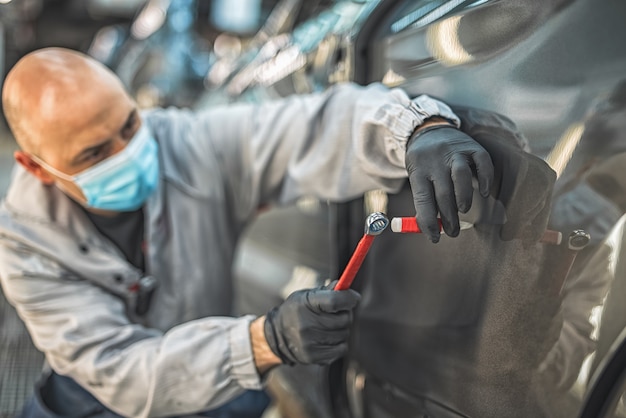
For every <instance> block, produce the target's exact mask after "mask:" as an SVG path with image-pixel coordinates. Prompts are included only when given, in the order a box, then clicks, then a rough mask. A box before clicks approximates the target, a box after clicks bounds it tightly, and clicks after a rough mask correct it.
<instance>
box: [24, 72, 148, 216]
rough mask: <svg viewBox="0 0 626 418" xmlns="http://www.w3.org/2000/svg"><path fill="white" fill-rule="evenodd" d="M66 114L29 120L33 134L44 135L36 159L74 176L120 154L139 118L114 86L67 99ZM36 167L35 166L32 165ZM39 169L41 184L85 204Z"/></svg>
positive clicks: (77, 194)
mask: <svg viewBox="0 0 626 418" xmlns="http://www.w3.org/2000/svg"><path fill="white" fill-rule="evenodd" d="M63 107H65V108H66V110H65V111H64V112H63V113H61V112H54V113H56V115H54V117H53V118H50V117H43V118H41V119H39V120H37V119H34V120H33V125H34V126H33V128H34V129H33V133H34V134H36V135H45V141H41V142H40V143H41V144H42V145H41V147H40V149H39V152H38V155H37V157H38V158H39V159H41V160H43V161H44V162H45V163H47V164H48V165H50V166H52V167H53V168H55V169H57V170H58V171H60V172H62V173H65V174H67V175H74V174H78V173H80V172H82V171H84V170H86V169H88V168H90V167H92V166H94V165H96V164H98V163H99V162H101V161H103V160H104V159H106V158H108V157H110V156H112V155H114V154H116V153H117V152H119V151H121V150H122V149H123V148H124V147H125V146H126V145H127V144H128V142H129V141H130V139H131V138H132V137H133V136H134V135H135V133H136V132H137V130H138V129H139V126H140V125H141V118H140V116H139V113H138V111H137V107H136V105H135V103H134V102H133V101H132V100H131V99H130V97H128V95H127V94H126V93H125V91H124V90H123V89H121V88H115V86H106V83H105V86H94V88H93V89H92V90H91V91H89V92H86V93H85V94H84V95H81V96H79V97H68V98H67V103H65V104H64V105H63ZM35 164H36V162H35ZM42 169H43V171H44V172H43V173H41V174H42V176H38V177H39V178H40V180H42V181H43V182H44V183H47V184H51V183H54V182H57V183H60V186H61V187H62V189H63V190H64V191H65V192H66V193H67V194H69V195H70V196H71V197H72V198H73V199H74V200H76V201H78V202H79V203H81V204H85V202H86V198H85V196H84V195H83V193H82V191H81V190H80V188H79V187H77V186H76V185H75V184H74V183H73V182H71V181H68V180H67V179H64V178H61V177H58V176H57V175H55V174H54V173H53V172H50V171H47V170H46V169H45V168H42Z"/></svg>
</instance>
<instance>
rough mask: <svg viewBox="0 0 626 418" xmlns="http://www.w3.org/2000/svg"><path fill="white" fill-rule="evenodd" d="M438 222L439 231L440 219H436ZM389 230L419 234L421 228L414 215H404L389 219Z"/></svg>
mask: <svg viewBox="0 0 626 418" xmlns="http://www.w3.org/2000/svg"><path fill="white" fill-rule="evenodd" d="M437 222H438V223H439V231H441V230H442V229H443V225H442V223H441V219H437ZM391 230H392V231H393V232H400V233H402V234H421V233H422V229H421V228H420V226H419V225H418V224H417V219H415V217H414V216H406V217H402V218H393V219H392V220H391Z"/></svg>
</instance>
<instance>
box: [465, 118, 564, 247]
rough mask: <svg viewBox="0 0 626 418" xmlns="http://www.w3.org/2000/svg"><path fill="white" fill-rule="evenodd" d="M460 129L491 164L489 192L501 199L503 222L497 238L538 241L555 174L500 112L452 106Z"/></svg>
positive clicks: (542, 231) (546, 212) (546, 217)
mask: <svg viewBox="0 0 626 418" xmlns="http://www.w3.org/2000/svg"><path fill="white" fill-rule="evenodd" d="M454 110H455V113H456V114H457V115H458V116H459V117H460V118H461V121H462V124H461V129H462V130H463V131H464V132H466V133H467V134H468V135H471V137H472V138H474V139H475V140H476V142H478V143H479V144H480V145H482V146H483V147H484V148H485V149H486V150H487V152H489V155H490V156H491V161H492V162H493V165H494V181H493V184H492V186H491V190H490V194H491V195H492V196H493V197H494V198H496V199H497V200H499V201H500V202H502V204H503V205H504V208H505V212H506V218H507V219H506V223H505V224H504V225H503V226H502V228H501V230H500V238H501V239H502V240H504V241H509V240H512V239H514V238H521V239H523V240H525V241H528V242H537V241H539V239H540V238H541V236H542V235H543V233H544V232H545V230H546V227H547V224H548V217H549V216H550V207H551V200H552V191H553V189H554V182H555V181H556V173H555V172H554V170H552V168H550V166H548V164H547V163H546V162H545V161H543V160H542V159H541V158H539V157H537V156H535V155H532V154H530V153H529V152H527V151H526V150H524V149H523V148H524V147H525V146H526V145H527V144H526V142H525V140H524V138H523V137H522V136H521V134H520V133H519V132H518V131H517V129H516V127H515V125H514V124H513V122H511V121H510V120H509V119H507V118H505V117H504V116H502V115H498V114H496V113H492V112H487V111H483V110H478V109H465V108H463V109H454Z"/></svg>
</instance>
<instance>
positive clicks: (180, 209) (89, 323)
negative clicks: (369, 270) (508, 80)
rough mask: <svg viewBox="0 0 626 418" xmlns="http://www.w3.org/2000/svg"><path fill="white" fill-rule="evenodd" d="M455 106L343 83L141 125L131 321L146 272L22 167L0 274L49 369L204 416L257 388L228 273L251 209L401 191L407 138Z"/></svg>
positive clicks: (106, 394) (141, 410)
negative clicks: (142, 171) (150, 174)
mask: <svg viewBox="0 0 626 418" xmlns="http://www.w3.org/2000/svg"><path fill="white" fill-rule="evenodd" d="M432 114H441V115H443V116H445V117H447V118H450V119H455V115H454V114H452V112H451V111H450V109H449V108H448V107H447V106H445V105H443V104H441V103H439V102H436V101H434V100H433V99H430V98H428V97H427V96H421V97H419V98H417V99H414V100H413V101H412V100H410V99H409V98H408V97H407V95H406V94H405V93H404V92H402V91H400V90H387V89H386V88H384V87H383V86H381V85H372V86H369V87H367V88H362V87H358V86H354V85H350V84H345V85H341V86H337V87H336V88H333V89H331V90H330V91H328V92H326V93H324V94H320V95H312V96H304V97H292V98H288V99H283V100H278V101H274V102H269V103H266V104H263V105H257V106H255V105H247V104H243V105H233V106H228V107H223V108H212V109H208V110H206V111H202V112H198V113H194V112H191V111H186V110H177V109H169V110H163V109H155V110H151V111H148V112H146V113H145V114H144V115H143V120H144V123H146V124H147V125H148V127H149V128H150V130H151V131H152V132H153V134H154V136H155V138H156V140H157V142H158V143H159V154H160V164H161V171H160V185H159V188H158V191H157V192H155V193H154V194H153V195H152V196H151V197H150V198H149V200H148V201H147V202H146V204H145V207H144V210H145V213H146V216H145V239H146V245H147V248H146V265H147V267H146V269H147V272H146V274H148V275H150V276H152V277H154V278H155V279H156V280H157V282H158V283H159V286H158V288H157V290H156V292H155V294H154V296H153V299H152V303H151V305H150V309H149V311H148V312H147V313H146V314H145V315H142V316H137V315H135V314H134V313H133V312H134V311H133V309H132V307H133V304H134V303H135V302H136V292H135V290H136V288H137V283H138V280H139V279H140V278H141V275H142V273H141V272H140V271H138V270H137V269H135V268H134V267H133V266H132V265H130V264H129V263H128V262H127V261H126V260H125V258H124V256H123V255H122V254H121V252H120V251H119V250H118V249H117V248H116V247H115V246H114V245H113V244H112V243H111V242H110V241H109V240H107V239H106V238H105V237H104V236H102V235H101V234H100V233H99V232H98V231H97V230H96V229H95V227H94V225H93V224H92V223H91V222H90V221H89V220H88V218H87V217H86V216H85V214H84V212H83V211H82V210H81V209H80V208H79V207H77V204H76V203H75V202H74V201H72V200H71V199H69V198H68V197H67V196H66V195H65V194H64V193H62V192H61V191H60V190H59V189H58V188H56V187H54V186H45V185H43V184H42V183H40V182H39V181H38V180H37V179H36V178H35V177H34V176H31V175H30V174H29V173H27V172H26V171H25V170H23V169H22V168H20V167H18V168H16V170H15V171H14V174H13V178H12V182H11V186H10V188H9V191H8V194H7V196H6V199H5V200H4V202H3V203H2V206H1V207H0V279H1V281H2V286H3V289H4V292H5V294H6V297H7V298H8V300H9V301H10V302H11V303H12V304H13V305H14V306H15V307H16V309H17V312H18V313H19V315H20V317H21V318H22V319H23V320H24V322H25V323H26V325H27V327H28V330H29V331H30V333H31V335H32V338H33V341H34V343H35V344H36V346H37V347H38V349H40V350H41V351H42V352H44V353H45V356H46V359H47V361H48V362H49V364H50V365H51V367H52V368H53V369H54V370H55V371H57V372H58V373H60V374H63V375H68V376H70V377H72V378H73V379H75V380H76V381H77V382H79V383H80V384H81V385H82V386H83V387H85V388H86V389H87V390H89V391H90V392H91V393H92V394H93V395H94V396H96V398H98V399H99V400H100V401H101V402H102V403H104V404H105V405H106V406H108V407H109V408H111V409H112V410H114V411H116V412H118V413H119V414H122V415H125V416H132V417H149V416H168V415H179V414H186V413H192V412H197V411H201V410H207V409H211V408H213V407H215V406H217V405H219V404H222V403H224V402H226V401H227V400H229V399H231V398H232V397H234V396H236V395H237V394H239V393H241V392H242V391H243V390H244V389H256V388H260V387H261V385H262V383H261V379H260V377H259V375H258V373H257V370H256V368H255V365H254V360H253V356H252V351H251V346H250V337H249V323H250V321H251V320H252V319H253V318H252V317H241V318H233V317H228V316H229V315H231V300H232V292H233V286H232V283H231V262H232V260H233V252H234V248H235V245H236V242H237V238H238V236H239V234H240V232H241V231H242V229H243V227H244V226H245V224H246V223H247V222H249V221H250V220H251V218H252V217H253V216H254V214H255V212H256V210H257V208H259V206H261V205H264V204H267V203H287V202H290V201H292V200H294V199H296V198H298V197H300V196H305V195H306V196H316V197H319V198H321V199H329V200H335V201H337V200H345V199H350V198H353V197H356V196H358V195H360V194H362V193H363V192H365V191H367V190H371V189H384V190H387V191H396V190H398V189H399V187H400V186H401V183H402V182H403V179H404V178H405V177H406V170H405V165H404V154H405V146H406V141H407V139H408V137H409V136H410V134H411V133H412V132H413V130H414V129H415V128H416V127H417V126H418V125H419V124H421V123H422V122H423V120H424V118H426V117H428V116H429V115H432Z"/></svg>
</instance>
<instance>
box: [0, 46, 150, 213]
mask: <svg viewBox="0 0 626 418" xmlns="http://www.w3.org/2000/svg"><path fill="white" fill-rule="evenodd" d="M2 104H3V106H4V111H5V115H6V117H7V121H8V123H9V126H10V128H11V130H12V131H13V135H14V136H15V138H16V140H17V143H18V145H19V146H20V150H18V151H16V152H15V159H16V161H17V162H18V163H19V164H20V165H21V166H23V167H24V168H25V169H26V170H27V171H28V172H30V173H31V174H33V175H34V176H35V177H37V178H38V179H39V180H40V181H41V182H42V183H44V184H55V183H56V184H58V185H59V186H60V187H61V188H62V189H63V190H64V191H65V192H66V193H67V194H68V195H70V196H71V197H72V198H74V199H75V200H77V201H79V202H81V203H82V202H83V201H84V196H83V195H82V192H81V190H80V189H79V188H78V187H77V186H76V185H75V184H74V183H73V182H72V181H71V180H68V179H69V178H70V177H71V176H72V175H74V174H77V173H79V172H82V171H83V170H86V169H87V168H89V167H92V166H94V165H96V164H98V163H99V162H100V161H103V160H104V159H106V158H108V157H110V156H112V155H114V154H115V153H117V152H119V151H120V150H122V149H124V148H125V147H126V145H128V142H129V141H130V140H131V139H132V137H133V136H134V134H135V132H137V130H138V129H139V126H140V125H141V119H140V116H139V114H138V112H137V108H136V105H135V102H134V101H133V100H132V99H131V98H130V97H129V96H128V94H127V93H126V91H125V89H124V87H123V86H122V83H121V82H120V80H119V79H118V78H117V76H115V74H113V73H112V72H111V71H109V70H108V69H107V68H106V67H105V66H103V65H102V64H100V63H98V62H97V61H95V60H93V59H92V58H90V57H88V56H86V55H83V54H81V53H78V52H75V51H71V50H68V49H62V48H47V49H42V50H39V51H35V52H33V53H31V54H29V55H26V56H25V57H24V58H22V59H21V60H20V61H19V62H18V63H17V64H16V65H15V66H14V67H13V68H12V69H11V71H10V72H9V74H8V76H7V78H6V80H5V83H4V88H3V91H2ZM59 173H60V174H59Z"/></svg>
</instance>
